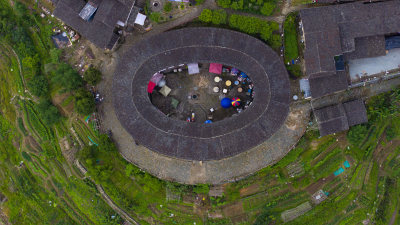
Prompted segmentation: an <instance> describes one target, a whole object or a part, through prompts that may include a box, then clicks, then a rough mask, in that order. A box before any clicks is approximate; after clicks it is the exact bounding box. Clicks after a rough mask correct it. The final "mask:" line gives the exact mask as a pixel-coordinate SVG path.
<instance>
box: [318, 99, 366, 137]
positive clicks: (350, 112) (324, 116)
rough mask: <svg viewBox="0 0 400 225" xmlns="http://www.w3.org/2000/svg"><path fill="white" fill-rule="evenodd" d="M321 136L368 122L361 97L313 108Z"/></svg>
mask: <svg viewBox="0 0 400 225" xmlns="http://www.w3.org/2000/svg"><path fill="white" fill-rule="evenodd" d="M313 111H314V115H315V118H316V120H317V122H318V127H319V132H320V135H321V136H325V135H328V134H333V133H337V132H340V131H345V130H348V129H349V127H351V126H354V125H357V124H362V123H366V122H368V118H367V112H366V109H365V106H364V102H363V101H362V100H361V99H357V100H353V101H349V102H345V103H343V104H342V103H339V104H336V105H331V106H327V107H324V108H321V109H313Z"/></svg>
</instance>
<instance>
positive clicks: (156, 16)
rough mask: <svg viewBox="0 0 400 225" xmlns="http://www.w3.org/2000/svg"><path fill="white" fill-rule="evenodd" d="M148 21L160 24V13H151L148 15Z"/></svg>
mask: <svg viewBox="0 0 400 225" xmlns="http://www.w3.org/2000/svg"><path fill="white" fill-rule="evenodd" d="M149 19H150V20H151V21H153V22H155V23H159V22H161V13H159V12H152V13H151V14H150V15H149Z"/></svg>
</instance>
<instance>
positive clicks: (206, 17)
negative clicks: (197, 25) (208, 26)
mask: <svg viewBox="0 0 400 225" xmlns="http://www.w3.org/2000/svg"><path fill="white" fill-rule="evenodd" d="M212 17H213V13H212V10H211V9H203V11H201V14H200V16H199V20H201V21H203V22H206V23H209V22H211V20H212Z"/></svg>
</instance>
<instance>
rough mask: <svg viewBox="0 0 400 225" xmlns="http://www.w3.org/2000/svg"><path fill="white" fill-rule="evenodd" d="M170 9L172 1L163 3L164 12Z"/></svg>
mask: <svg viewBox="0 0 400 225" xmlns="http://www.w3.org/2000/svg"><path fill="white" fill-rule="evenodd" d="M171 10H172V3H171V2H167V3H166V4H165V5H164V12H171Z"/></svg>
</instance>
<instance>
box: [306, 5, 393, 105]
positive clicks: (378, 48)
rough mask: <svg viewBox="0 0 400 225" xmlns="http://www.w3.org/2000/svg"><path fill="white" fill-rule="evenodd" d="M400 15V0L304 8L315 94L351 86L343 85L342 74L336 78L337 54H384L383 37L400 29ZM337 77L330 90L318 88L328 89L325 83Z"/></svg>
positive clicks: (309, 71)
mask: <svg viewBox="0 0 400 225" xmlns="http://www.w3.org/2000/svg"><path fill="white" fill-rule="evenodd" d="M399 15H400V1H399V0H394V1H385V2H375V3H370V4H364V3H363V2H355V3H348V4H340V5H332V6H326V7H317V8H308V9H303V10H301V11H300V16H301V19H302V22H303V29H304V37H305V50H304V59H305V64H306V73H307V76H308V77H309V79H314V85H312V82H311V81H310V84H311V86H314V91H313V90H312V92H311V94H312V97H314V98H316V97H321V96H322V95H325V94H329V93H332V92H336V91H340V90H343V89H346V88H347V86H345V85H343V83H345V82H347V80H346V78H345V77H343V76H340V75H339V74H338V76H337V77H336V78H332V76H334V75H333V74H335V73H336V69H335V62H334V56H336V55H341V54H344V53H346V55H347V56H348V57H349V58H351V59H355V58H364V57H371V56H376V55H381V54H383V52H384V50H385V46H384V45H382V43H383V42H382V41H384V40H382V37H383V35H384V34H388V33H394V32H398V31H400V16H399ZM374 36H377V37H374ZM366 46H368V47H366ZM315 77H318V79H315ZM324 78H326V80H325V79H324ZM333 80H337V82H339V83H340V84H338V85H336V84H332V87H330V89H329V90H319V91H317V90H315V89H316V88H321V89H322V88H325V86H324V84H325V83H329V81H333ZM339 80H340V81H339ZM316 82H318V83H316ZM319 83H321V85H319ZM312 89H313V88H312Z"/></svg>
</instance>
